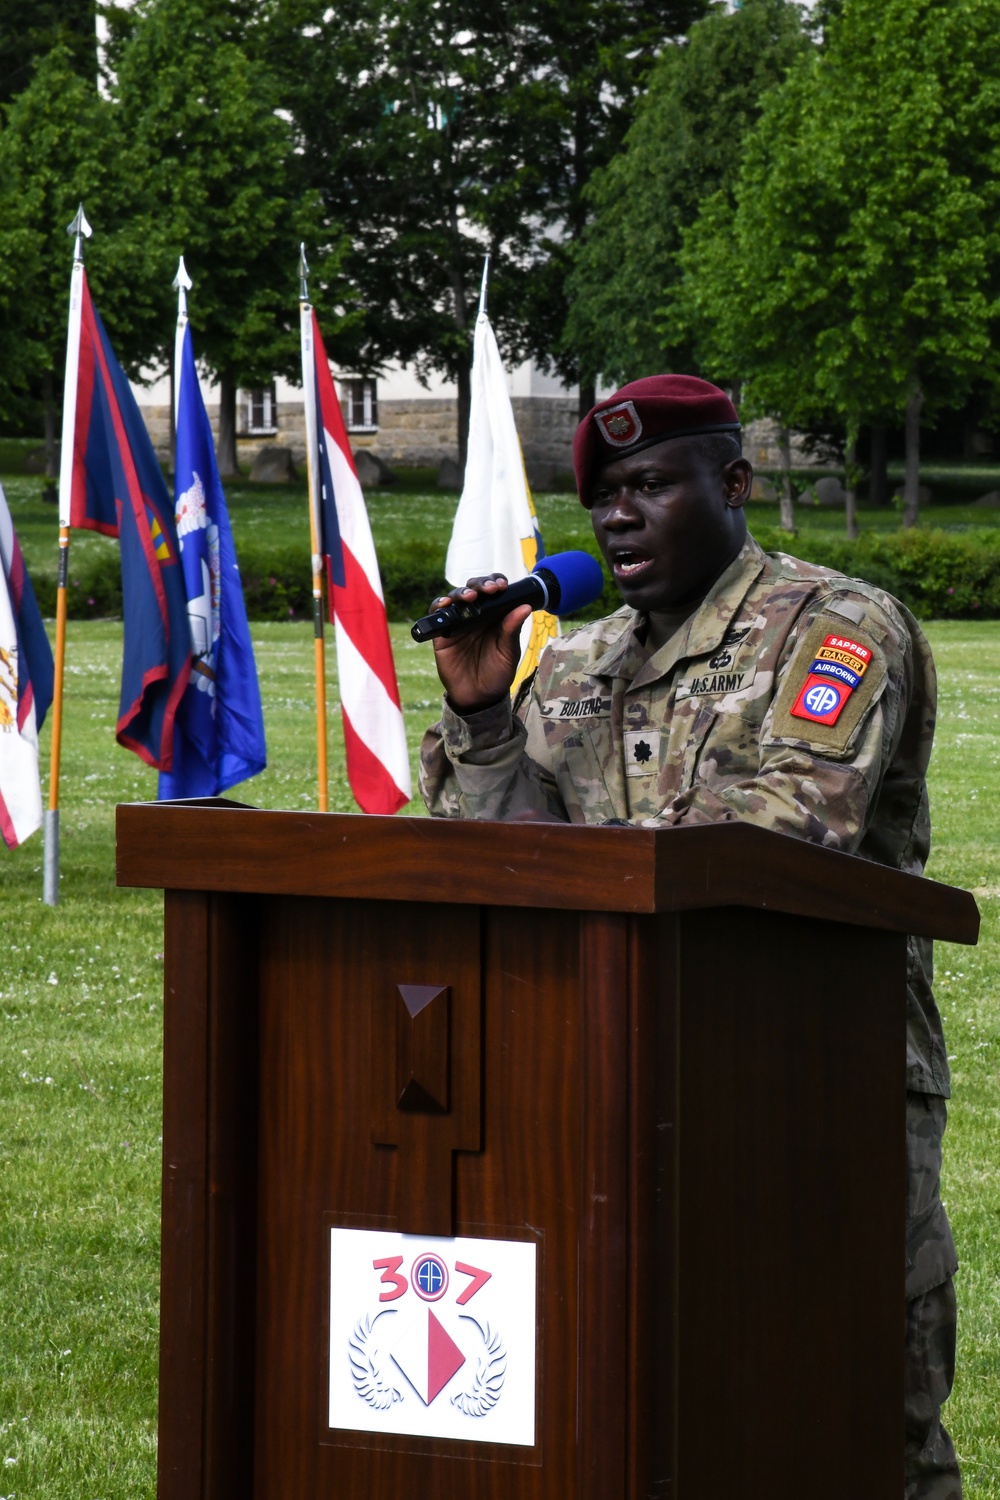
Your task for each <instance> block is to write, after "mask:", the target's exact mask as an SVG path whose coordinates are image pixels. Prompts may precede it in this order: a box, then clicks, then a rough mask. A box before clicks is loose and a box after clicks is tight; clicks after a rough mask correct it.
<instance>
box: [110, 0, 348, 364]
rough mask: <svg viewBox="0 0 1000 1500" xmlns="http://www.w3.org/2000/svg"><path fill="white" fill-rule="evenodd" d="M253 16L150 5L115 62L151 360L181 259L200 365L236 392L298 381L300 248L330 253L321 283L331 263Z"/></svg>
mask: <svg viewBox="0 0 1000 1500" xmlns="http://www.w3.org/2000/svg"><path fill="white" fill-rule="evenodd" d="M256 10H257V7H255V6H251V5H248V4H245V3H244V4H231V3H230V0H144V3H143V4H141V5H139V6H137V7H136V9H135V12H134V13H133V14H132V15H131V16H130V17H129V18H128V26H127V27H126V29H125V30H124V32H123V33H122V36H121V39H120V41H119V44H118V46H117V49H116V53H115V59H116V66H117V82H116V84H115V92H116V98H117V100H118V114H119V117H120V128H121V131H122V133H123V135H124V138H125V140H126V141H127V143H128V146H127V159H128V163H129V169H130V171H132V172H134V173H135V175H136V176H137V177H139V178H141V180H142V181H143V183H144V185H145V191H146V194H147V197H148V209H147V221H146V225H145V230H146V233H145V236H144V251H143V258H142V271H141V276H142V277H143V278H145V279H146V280H147V281H148V282H150V283H151V284H153V285H155V287H156V288H157V301H158V306H159V328H160V330H161V331H160V336H159V348H160V350H161V351H165V350H166V349H168V348H170V347H172V341H173V323H174V316H173V312H174V308H175V307H176V297H175V294H174V293H173V292H172V291H171V282H172V281H173V278H174V273H175V271H176V269H177V258H178V256H179V255H184V257H185V263H186V265H187V269H188V271H189V273H190V275H191V277H192V280H193V281H194V290H193V291H192V293H191V294H190V307H191V314H192V322H193V326H194V329H195V348H196V351H197V354H198V357H199V359H200V360H201V361H203V362H204V364H205V365H206V366H207V367H208V368H209V369H210V370H211V371H212V372H213V373H214V374H215V375H217V376H218V377H220V379H223V380H226V381H227V382H229V383H230V384H231V385H235V383H236V382H237V381H243V382H245V383H247V384H250V383H253V382H265V381H270V380H271V378H272V377H273V376H274V374H275V373H277V372H281V373H284V374H288V375H294V374H295V373H296V370H297V369H298V368H299V343H298V306H297V299H298V279H297V278H298V252H299V242H300V241H301V240H303V239H306V240H309V241H311V242H312V243H315V244H318V245H322V246H323V247H324V250H323V251H322V252H318V253H317V254H316V256H315V258H316V260H317V263H318V264H317V270H318V272H320V273H322V271H323V270H324V269H329V267H330V266H331V265H332V263H333V261H334V260H335V258H336V257H335V251H334V249H333V246H334V244H335V242H336V232H335V231H333V232H331V233H330V234H328V235H324V236H322V237H321V236H320V233H319V229H318V218H317V211H318V204H317V202H316V200H315V197H314V196H313V195H312V194H311V193H308V192H305V191H304V185H303V181H302V162H301V157H300V155H299V154H298V153H297V151H296V143H295V137H294V133H293V130H292V127H291V125H290V123H289V121H288V120H287V118H286V117H285V116H284V115H283V114H282V112H281V110H280V105H281V99H280V97H279V95H278V91H277V87H276V82H275V77H274V74H273V72H272V70H271V69H270V68H268V67H267V65H266V64H265V62H264V61H263V60H262V58H261V57H260V55H259V47H258V46H257V40H256V35H255V31H254V28H255V25H256V22H255V14H256Z"/></svg>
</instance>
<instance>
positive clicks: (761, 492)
mask: <svg viewBox="0 0 1000 1500" xmlns="http://www.w3.org/2000/svg"><path fill="white" fill-rule="evenodd" d="M777 498H778V491H777V490H776V489H775V488H774V485H773V484H772V483H771V481H770V479H768V478H767V477H766V476H765V475H763V474H755V475H754V476H753V484H752V486H751V488H750V499H751V500H768V501H772V502H773V501H775V500H777Z"/></svg>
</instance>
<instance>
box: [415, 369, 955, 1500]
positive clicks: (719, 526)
mask: <svg viewBox="0 0 1000 1500" xmlns="http://www.w3.org/2000/svg"><path fill="white" fill-rule="evenodd" d="M573 461H574V469H575V473H576V480H577V488H578V491H579V495H580V500H581V502H582V503H583V505H584V506H585V507H586V508H587V509H588V510H589V511H590V514H591V521H592V524H593V528H594V534H595V536H596V538H597V542H598V545H599V546H600V549H601V552H602V553H603V555H604V558H605V561H606V562H607V565H608V568H609V569H610V572H611V574H612V577H613V578H614V580H615V583H616V584H617V585H618V588H619V590H620V591H621V595H622V598H623V600H624V604H623V607H622V608H621V609H619V610H618V611H617V612H616V613H615V614H613V615H611V616H609V617H608V618H606V619H603V620H598V621H595V622H593V623H589V624H586V625H583V626H581V627H579V628H577V629H574V630H570V631H567V632H566V634H564V635H563V636H561V637H560V638H559V639H558V640H556V641H554V642H553V643H552V644H551V645H550V646H549V647H548V648H547V650H546V651H545V653H544V655H543V657H542V660H541V662H540V665H539V667H538V670H537V672H536V673H535V674H534V677H533V678H531V679H530V680H529V681H528V682H526V683H525V684H524V685H523V686H522V688H521V689H520V691H519V693H518V696H517V698H516V700H515V701H514V702H513V703H512V702H511V698H510V688H511V685H512V683H513V680H514V675H515V671H516V668H517V664H518V657H519V641H518V635H519V631H520V627H521V625H522V624H523V622H524V619H525V618H526V616H527V614H528V613H529V609H528V606H527V605H522V606H519V607H518V608H515V609H514V610H512V611H511V612H510V613H509V614H508V615H506V616H505V617H504V618H503V619H502V620H501V621H500V623H493V624H492V625H488V626H486V627H480V628H478V629H474V630H469V631H467V632H466V633H463V634H460V635H456V636H452V637H449V638H439V639H437V640H435V642H434V647H435V653H436V663H437V668H438V673H439V675H440V677H441V681H442V683H443V684H444V688H445V697H444V707H443V711H442V716H441V719H440V721H439V722H438V723H437V724H435V725H434V726H433V727H432V728H431V729H430V730H428V732H427V734H426V736H425V738H424V743H423V747H422V752H421V789H422V792H423V795H424V800H425V802H426V803H427V807H428V809H429V811H430V812H431V813H432V814H433V815H435V816H437V817H449V818H483V819H509V818H519V819H521V818H523V819H543V820H544V819H555V820H558V821H560V822H571V823H591V824H594V823H598V824H599V823H616V824H623V823H624V824H633V825H637V826H642V827H647V828H648V827H657V828H658V827H677V826H690V825H692V824H699V823H708V822H718V821H725V820H731V819H734V818H742V819H748V820H750V821H752V822H757V823H760V824H762V825H764V826H765V827H768V828H771V829H775V830H777V831H778V832H781V833H786V834H791V835H793V836H795V837H797V838H804V839H809V840H811V841H813V842H816V843H820V844H824V845H825V846H827V847H828V848H833V849H840V850H843V851H846V852H849V853H854V854H859V855H862V856H864V857H865V858H868V859H872V860H876V861H878V862H879V863H881V864H885V865H889V866H891V867H893V868H896V869H900V870H905V871H908V872H909V873H912V874H918V875H919V874H920V873H921V872H922V870H923V868H924V864H925V862H926V858H927V853H928V848H929V838H930V821H929V814H928V803H927V788H926V779H925V778H926V771H927V764H928V760H929V758H930V751H931V741H932V737H933V732H934V718H935V702H936V684H935V676H934V666H933V662H932V660H931V655H930V651H929V648H928V646H927V643H926V641H925V639H924V637H923V635H922V634H921V632H920V629H919V627H918V626H917V623H916V621H915V620H914V618H913V616H912V615H911V614H910V613H909V611H908V610H906V609H905V608H904V607H903V605H901V604H900V603H899V602H898V601H897V600H895V599H892V598H891V597H890V596H889V595H887V594H885V593H883V592H882V590H881V589H877V588H874V587H873V586H871V585H869V584H866V583H862V582H859V581H858V580H856V579H850V578H845V577H844V576H842V575H841V574H839V573H834V572H831V571H830V570H829V569H824V568H819V567H816V566H814V565H812V564H810V563H806V562H802V561H800V560H799V559H797V558H794V557H789V556H786V555H784V554H781V553H777V554H767V553H764V552H763V551H762V550H761V548H760V547H759V546H758V545H757V543H756V542H755V541H754V539H753V537H752V536H751V535H750V534H749V532H748V531H747V524H746V517H745V512H744V508H743V507H744V504H745V502H746V500H747V499H748V497H749V495H750V486H751V482H752V479H753V470H752V468H751V466H750V464H749V462H748V461H747V460H746V459H745V458H744V457H743V456H742V453H741V448H740V424H739V419H738V416H737V413H736V409H735V407H734V406H733V404H732V403H731V401H730V400H729V398H728V397H727V396H726V395H725V393H724V392H723V391H721V390H719V389H718V388H717V387H715V386H713V385H710V384H709V383H708V382H707V381H704V380H699V379H697V378H695V377H692V376H684V375H659V376H654V377H650V378H648V379H644V380H637V381H634V382H632V383H631V384H629V385H626V386H624V387H623V388H622V389H621V390H619V391H616V392H615V394H614V395H613V396H610V397H608V398H607V399H606V400H604V401H601V402H599V403H598V405H597V406H595V407H594V408H593V410H592V411H591V412H590V413H589V414H588V415H587V416H586V418H585V419H584V420H583V421H582V422H581V423H580V426H579V428H578V429H577V433H576V437H575V440H574V444H573ZM505 586H506V580H504V579H503V578H502V576H499V575H493V576H491V577H489V578H483V579H472V580H470V582H469V584H468V585H467V586H466V588H465V589H464V590H461V589H456V590H454V591H453V593H452V595H451V596H449V597H450V598H456V599H457V598H466V599H473V598H475V597H476V595H477V593H480V592H481V593H484V594H494V593H497V592H499V591H501V590H502V589H503V588H504V587H505ZM447 602H448V599H447V598H445V597H442V598H441V599H439V600H436V601H435V603H434V605H432V608H435V607H437V606H438V605H440V604H442V603H447ZM595 873H596V872H595ZM909 951H910V962H909V971H908V1004H907V1056H906V1067H907V1153H908V1163H909V1185H908V1202H907V1214H908V1220H907V1239H906V1257H907V1261H906V1264H907V1275H906V1296H907V1306H906V1350H907V1376H906V1487H905V1496H906V1500H960V1496H961V1480H960V1478H959V1472H958V1465H957V1461H956V1458H955V1452H954V1448H953V1445H952V1443H951V1439H950V1438H949V1437H948V1434H947V1432H946V1431H945V1429H944V1427H943V1426H942V1424H941V1420H940V1414H941V1406H942V1404H943V1402H944V1401H945V1399H946V1397H947V1396H948V1394H949V1391H950V1389H951V1383H952V1377H953V1371H954V1350H955V1298H954V1290H953V1285H952V1276H953V1273H954V1271H955V1269H956V1266H957V1260H956V1256H955V1249H954V1244H953V1241H952V1237H951V1230H950V1228H949V1225H948V1220H947V1217H946V1214H945V1211H944V1208H943V1206H942V1204H941V1200H940V1195H939V1175H940V1163H941V1139H942V1135H943V1132H944V1126H945V1118H946V1105H945V1100H946V1099H947V1097H948V1095H949V1092H950V1088H949V1076H948V1062H947V1055H946V1051H945V1044H944V1038H943V1035H942V1029H941V1020H940V1016H939V1013H938V1010H937V1006H936V1005H935V1002H934V998H933V994H932V990H931V973H932V966H931V945H930V943H929V942H926V941H923V940H917V939H911V940H910V950H909ZM849 982H850V976H849V972H848V971H847V969H846V968H845V983H849ZM830 1030H831V1045H837V1046H842V1045H844V1042H845V1039H843V1038H840V1037H838V1036H837V1027H836V1019H835V1018H833V1017H831V1028H830ZM859 1243H861V1244H863V1228H862V1229H861V1230H860V1233H859ZM858 1274H863V1273H862V1272H861V1271H860V1270H859V1272H858Z"/></svg>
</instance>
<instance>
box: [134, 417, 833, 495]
mask: <svg viewBox="0 0 1000 1500" xmlns="http://www.w3.org/2000/svg"><path fill="white" fill-rule="evenodd" d="M512 405H513V408H514V421H515V422H516V424H517V431H518V436H519V437H520V439H521V447H522V450H523V452H524V463H525V468H526V469H527V471H528V479H529V482H530V483H531V485H532V486H533V487H534V488H536V489H545V488H547V487H548V486H550V485H553V484H563V483H569V482H571V481H572V476H573V434H574V432H575V431H576V424H577V403H576V398H575V397H572V396H515V397H514V398H513V400H512ZM142 414H143V416H144V418H145V420H146V426H147V428H148V429H149V435H150V437H151V438H152V440H153V445H154V447H155V448H156V452H157V456H158V457H159V458H160V459H161V461H163V462H166V459H167V457H168V454H169V451H170V408H169V407H167V406H144V407H143V408H142ZM345 415H346V410H345ZM208 416H209V420H210V422H211V424H212V430H213V432H217V431H218V422H219V408H218V406H217V405H210V406H209V407H208ZM456 422H457V413H456V403H455V401H454V400H452V399H441V398H438V397H429V396H428V397H425V398H418V399H416V400H409V401H380V402H379V427H378V431H377V432H352V433H350V440H351V447H352V448H355V449H357V448H367V449H369V451H370V452H372V453H374V454H377V456H378V457H379V458H381V459H383V460H384V461H385V462H386V463H387V464H388V465H389V466H390V468H393V467H401V468H411V467H422V468H434V469H436V468H437V466H438V465H439V464H440V462H441V460H442V459H444V458H451V459H457V457H458V437H457V433H456V430H455V429H456ZM277 427H278V430H277V432H276V434H274V435H273V436H270V437H239V438H237V451H238V454H239V461H240V467H241V468H242V469H244V470H249V468H250V466H251V465H252V463H253V461H254V458H255V457H256V455H257V453H258V452H259V451H260V449H261V448H263V447H264V446H265V445H267V444H270V443H277V444H280V445H281V446H282V447H285V448H290V449H291V450H292V460H293V462H294V463H295V464H296V465H298V466H300V467H301V466H303V465H304V464H305V457H306V430H305V410H304V408H303V405H302V403H301V401H282V402H279V404H278V409H277ZM777 438H778V426H777V423H776V422H773V421H771V420H770V419H769V418H765V419H764V420H762V421H759V422H750V423H748V424H747V427H746V428H745V430H744V433H743V451H744V453H745V454H746V456H747V458H749V460H750V462H751V463H752V464H753V465H754V467H755V468H760V469H777V468H779V467H780V464H781V459H780V455H779V453H778V441H777ZM791 446H792V464H793V465H794V467H795V468H802V469H808V468H812V467H815V465H816V460H815V458H813V457H811V456H810V455H809V454H808V453H807V452H806V451H805V449H804V448H803V446H802V442H801V440H800V439H799V438H798V437H797V436H796V434H795V433H792V445H791Z"/></svg>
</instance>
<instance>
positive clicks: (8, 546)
mask: <svg viewBox="0 0 1000 1500" xmlns="http://www.w3.org/2000/svg"><path fill="white" fill-rule="evenodd" d="M24 576H25V575H24V564H23V562H22V559H21V549H20V547H19V546H18V542H17V537H16V536H15V534H14V524H13V522H12V521H11V518H10V511H9V510H8V509H7V501H6V499H5V497H4V493H3V490H2V489H0V834H2V835H3V839H4V842H5V843H6V844H7V845H8V847H9V848H11V849H13V848H16V846H17V845H18V844H22V843H23V842H24V840H25V839H26V838H27V837H28V835H29V834H32V833H34V831H35V829H36V828H38V827H40V826H41V822H42V788H41V785H40V783H39V779H38V731H37V727H36V723H35V699H34V690H33V686H32V683H31V680H30V678H28V676H27V671H26V663H25V662H23V661H22V660H21V643H19V641H18V630H17V620H16V618H15V603H18V604H19V603H20V594H21V589H22V587H23V580H24ZM12 594H14V595H17V596H18V597H17V599H15V598H14V597H12ZM33 598H34V596H32V602H33Z"/></svg>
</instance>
